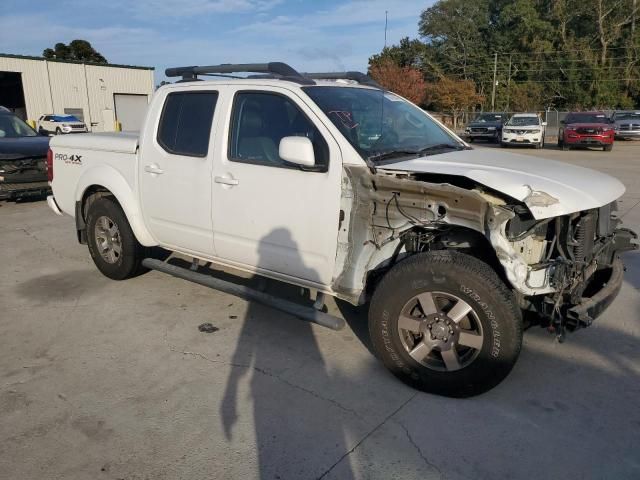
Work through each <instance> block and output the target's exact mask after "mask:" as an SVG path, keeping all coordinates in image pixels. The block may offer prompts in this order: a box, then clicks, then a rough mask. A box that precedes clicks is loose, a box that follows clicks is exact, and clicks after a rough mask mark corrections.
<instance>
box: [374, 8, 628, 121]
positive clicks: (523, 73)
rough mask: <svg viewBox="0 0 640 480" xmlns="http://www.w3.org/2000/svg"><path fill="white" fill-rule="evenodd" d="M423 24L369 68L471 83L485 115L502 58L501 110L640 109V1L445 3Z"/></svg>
mask: <svg viewBox="0 0 640 480" xmlns="http://www.w3.org/2000/svg"><path fill="white" fill-rule="evenodd" d="M418 25H419V32H420V36H421V39H420V40H418V39H413V40H411V39H409V38H405V39H403V40H402V41H401V42H400V44H399V45H394V46H391V47H387V48H385V49H384V50H383V51H382V52H381V53H380V54H377V55H374V56H373V57H371V58H370V60H369V62H370V65H374V64H376V63H379V62H381V61H383V60H385V59H391V60H393V61H394V62H396V63H397V64H398V65H403V66H404V65H411V66H414V67H416V68H419V69H421V71H422V73H423V75H424V77H425V80H426V81H427V82H437V81H438V80H440V79H443V78H448V79H451V80H471V81H472V82H473V83H474V84H475V86H476V89H477V92H478V93H479V94H481V95H483V96H484V102H483V107H484V108H485V109H486V108H490V105H491V103H490V102H491V91H492V87H493V68H494V53H497V54H498V62H497V73H496V80H497V82H498V85H497V87H496V109H516V108H517V109H528V110H532V109H536V110H539V109H544V108H558V109H591V108H632V107H634V106H635V107H638V106H640V0H589V1H587V2H585V1H584V0H474V1H468V0H439V1H437V2H436V3H435V4H434V5H433V6H431V7H429V8H427V9H426V10H424V11H423V12H422V14H421V15H420V18H419V23H418Z"/></svg>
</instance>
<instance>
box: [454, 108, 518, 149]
mask: <svg viewBox="0 0 640 480" xmlns="http://www.w3.org/2000/svg"><path fill="white" fill-rule="evenodd" d="M507 120H509V115H507V114H506V113H498V112H489V113H481V114H480V115H478V116H477V117H476V118H475V119H474V120H473V121H472V122H471V123H469V125H467V128H465V129H464V133H465V136H466V137H467V138H468V139H469V141H470V142H473V141H474V140H479V139H484V140H489V141H490V142H499V141H500V139H501V138H502V127H503V126H504V124H505V123H507Z"/></svg>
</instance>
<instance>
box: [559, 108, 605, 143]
mask: <svg viewBox="0 0 640 480" xmlns="http://www.w3.org/2000/svg"><path fill="white" fill-rule="evenodd" d="M561 124H562V126H561V127H560V131H559V132H558V147H560V148H562V149H563V150H569V149H570V148H572V147H602V150H604V151H605V152H610V151H611V150H612V149H613V141H614V139H615V128H614V126H613V125H612V122H611V120H609V117H607V114H606V113H604V112H573V113H569V114H568V115H567V117H566V118H565V119H564V120H563V121H562V122H561Z"/></svg>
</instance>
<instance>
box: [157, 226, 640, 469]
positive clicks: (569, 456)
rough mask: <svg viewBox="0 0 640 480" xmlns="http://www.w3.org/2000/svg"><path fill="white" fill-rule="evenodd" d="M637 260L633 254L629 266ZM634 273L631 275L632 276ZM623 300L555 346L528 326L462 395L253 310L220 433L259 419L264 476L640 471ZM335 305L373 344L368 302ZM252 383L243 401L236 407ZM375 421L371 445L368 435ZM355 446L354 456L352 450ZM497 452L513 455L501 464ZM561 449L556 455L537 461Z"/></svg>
mask: <svg viewBox="0 0 640 480" xmlns="http://www.w3.org/2000/svg"><path fill="white" fill-rule="evenodd" d="M281 234H282V232H280V233H279V235H281ZM265 238H266V239H267V240H266V241H268V236H267V237H265ZM291 242H293V240H291ZM292 245H293V243H292ZM293 248H294V247H293ZM637 257H638V256H636V257H635V258H634V259H633V260H631V261H632V262H634V263H633V265H634V270H636V272H637V267H636V266H635V265H637V263H635V262H637V260H636V259H637ZM625 260H626V262H627V263H629V261H630V259H628V258H625ZM300 261H302V260H301V259H300ZM170 262H171V263H177V264H180V265H181V266H188V265H189V263H188V262H185V261H183V260H179V259H171V261H170ZM200 270H201V271H202V272H203V273H204V272H206V273H208V274H211V275H213V276H215V277H216V278H221V279H227V280H230V281H234V282H236V283H241V284H244V285H248V286H252V287H253V288H261V289H264V290H266V291H268V292H269V293H272V294H277V295H278V296H282V297H285V298H289V299H291V300H295V301H297V302H300V303H303V304H306V305H311V303H312V299H311V298H309V297H310V295H309V294H308V292H301V289H300V288H299V287H295V286H292V285H288V284H285V283H281V282H277V281H273V280H263V279H262V278H258V277H255V276H254V277H250V278H246V279H240V280H239V279H238V277H236V276H234V275H232V274H230V273H226V272H223V271H213V270H211V269H209V268H208V267H206V266H203V267H200ZM635 275H636V276H632V277H631V278H630V277H629V276H628V277H627V281H629V282H633V281H637V274H635ZM628 286H629V285H627V287H628ZM303 294H304V295H303ZM621 296H622V297H624V298H622V299H621V302H619V303H614V304H613V305H612V307H611V308H610V310H609V311H608V312H607V313H606V314H605V317H606V318H605V319H604V323H602V322H596V323H595V324H594V326H592V327H591V328H589V329H585V330H580V331H578V332H575V333H573V334H571V335H569V336H568V337H567V341H566V343H565V344H563V345H560V344H558V343H557V342H556V341H555V339H554V336H553V335H549V334H548V333H546V332H545V330H544V329H540V328H532V329H530V330H529V331H528V332H527V333H526V334H525V339H524V346H523V351H522V354H521V356H520V359H519V361H518V363H517V364H516V366H515V368H514V370H513V371H512V373H511V374H510V375H509V377H507V379H506V380H505V381H504V382H503V383H501V384H500V385H498V386H497V387H496V388H494V389H493V390H491V391H489V392H487V393H485V394H483V395H480V396H478V397H473V398H469V399H464V400H456V399H450V398H444V397H438V396H434V395H429V394H421V393H416V392H414V391H413V390H411V389H409V388H408V387H406V386H404V385H402V384H401V383H400V382H398V381H397V380H396V379H395V378H394V377H393V376H392V375H391V374H390V373H389V372H388V371H387V370H386V369H385V368H384V367H383V366H382V365H381V364H380V363H378V362H376V361H375V360H374V359H373V358H371V360H370V361H368V360H366V359H365V360H360V361H359V366H358V368H357V369H355V370H354V369H353V368H350V367H348V365H351V364H353V362H354V357H355V358H356V359H359V358H360V357H359V356H358V354H354V352H350V351H347V350H342V351H340V350H337V351H335V352H334V351H333V350H332V349H329V347H328V345H329V344H331V343H332V342H331V341H329V340H326V337H330V336H332V335H339V334H337V333H334V332H328V331H324V330H322V331H320V330H318V329H317V328H316V327H312V326H311V325H310V324H308V323H306V322H301V321H298V320H295V319H292V318H283V317H288V316H287V315H284V314H280V313H278V312H276V311H274V310H272V309H270V308H268V307H263V306H261V305H257V304H249V307H248V309H247V311H246V314H245V315H244V318H243V319H242V322H243V324H242V327H241V330H240V334H239V336H238V338H237V343H236V346H235V349H234V351H233V354H232V355H230V356H229V358H228V360H227V361H228V363H229V364H230V365H231V370H230V372H229V375H228V378H227V381H226V386H225V390H224V394H223V397H222V400H221V402H220V404H219V405H218V416H219V418H220V421H221V424H222V425H221V426H222V431H223V433H224V435H225V439H226V441H227V443H228V444H230V445H237V444H238V442H242V441H244V440H243V439H244V438H246V436H245V435H242V434H241V430H240V425H247V424H251V425H252V426H253V429H254V433H255V441H256V457H255V458H256V462H257V470H258V471H259V474H258V475H259V478H262V479H266V478H269V479H274V478H282V479H285V478H318V477H320V476H322V475H324V474H326V477H325V478H339V479H347V480H348V479H351V478H354V477H357V478H385V475H383V472H387V473H389V475H387V476H386V478H390V477H391V476H393V475H391V472H392V471H393V472H395V473H394V474H397V478H430V477H431V476H433V477H434V478H436V477H441V478H489V477H494V478H516V479H520V478H522V479H525V478H531V475H532V473H531V472H544V473H542V474H541V475H540V476H544V477H546V478H567V479H573V478H576V479H577V478H638V475H639V474H640V464H638V462H637V454H636V450H635V445H636V444H637V433H636V432H637V431H638V429H639V428H640V414H639V413H638V409H637V405H636V403H637V398H638V395H639V394H640V372H639V371H638V365H640V339H639V338H638V336H637V335H634V334H632V333H631V332H634V331H637V329H638V328H639V327H640V318H637V316H636V317H635V318H631V317H629V316H628V314H627V316H626V317H624V315H621V314H622V312H638V311H640V301H639V299H638V295H637V294H636V291H635V290H633V291H630V290H629V289H628V288H626V289H624V290H623V292H622V294H621ZM624 302H627V303H626V304H624ZM621 303H623V305H621ZM336 306H337V310H338V311H339V312H340V313H341V314H342V316H343V317H344V318H345V320H346V321H347V323H348V326H349V328H350V329H351V330H352V332H353V333H354V334H355V336H356V337H357V338H358V339H359V341H360V342H361V343H362V345H363V346H364V347H365V348H367V350H369V351H372V348H371V342H370V340H369V335H368V328H367V308H366V306H365V307H354V306H352V305H350V304H348V303H346V302H342V301H336ZM333 308H334V307H333V306H330V311H331V309H333ZM619 316H622V317H623V318H621V319H620V321H611V319H616V318H618V317H619ZM281 320H282V321H281ZM325 332H326V333H325ZM320 337H323V338H324V339H325V341H322V342H319V339H320ZM321 345H322V346H321ZM354 350H355V349H354ZM328 352H334V353H335V355H338V356H343V358H334V359H333V360H334V361H333V368H329V367H328V365H327V360H328V358H329V357H328V355H329V354H330V353H328ZM365 358H366V355H365ZM336 365H340V366H336ZM247 384H248V387H246V385H247ZM247 388H248V392H249V395H250V403H249V404H247V403H246V402H243V393H244V392H246V391H247ZM408 398H411V400H410V401H409V402H408V403H406V404H405V406H404V407H402V408H400V407H401V406H402V405H403V403H404V402H406V399H408ZM381 412H384V413H383V414H381ZM393 412H396V413H393ZM430 412H431V413H430ZM433 412H438V414H437V415H434V414H433ZM387 415H389V416H388V417H387V419H386V420H384V418H385V416H387ZM452 419H454V421H453V423H452ZM383 420H384V424H383V426H381V427H379V428H380V429H379V430H378V431H377V433H376V435H375V440H372V441H368V440H367V441H364V439H365V438H368V436H369V435H371V432H372V429H374V428H378V427H375V426H376V425H380V422H381V421H383ZM464 431H466V432H473V434H470V435H465V434H463V432H464ZM372 437H373V435H372ZM480 439H482V440H481V441H480ZM570 439H572V440H570ZM575 439H580V441H574V440H575ZM361 441H362V444H359V442H361ZM354 445H359V446H358V447H357V449H358V455H350V456H346V454H347V452H349V451H351V449H353V448H355V447H354ZM560 446H561V447H560ZM234 448H236V447H234ZM559 448H560V449H561V452H559V450H558V449H559ZM514 449H515V450H514ZM496 451H503V452H508V451H516V452H518V453H517V455H505V456H503V457H499V458H498V457H496ZM595 451H597V452H598V455H593V452H595ZM558 454H560V456H561V457H562V460H560V461H557V462H547V461H542V463H540V462H541V459H550V458H556V457H557V455H558ZM488 459H492V460H491V461H489V460H488ZM390 466H393V469H392V470H389V468H391V467H390ZM537 475H538V474H537Z"/></svg>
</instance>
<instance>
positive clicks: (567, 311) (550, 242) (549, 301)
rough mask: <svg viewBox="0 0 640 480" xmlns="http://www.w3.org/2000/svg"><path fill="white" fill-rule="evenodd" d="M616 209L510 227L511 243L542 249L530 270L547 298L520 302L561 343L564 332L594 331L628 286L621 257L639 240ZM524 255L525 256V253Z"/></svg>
mask: <svg viewBox="0 0 640 480" xmlns="http://www.w3.org/2000/svg"><path fill="white" fill-rule="evenodd" d="M616 209H617V205H616V202H612V203H610V204H608V205H605V206H603V207H601V208H598V209H591V210H586V211H582V212H575V213H572V214H569V215H564V216H560V217H555V218H549V219H545V220H542V221H537V222H536V221H534V220H533V219H531V218H527V214H526V213H524V214H523V213H522V212H521V213H520V214H519V215H517V216H516V217H514V218H513V219H511V220H510V221H509V222H508V223H507V225H506V236H507V238H508V239H509V240H510V242H511V243H512V244H513V243H515V244H516V245H520V248H521V249H525V248H527V246H530V245H535V246H537V249H538V253H537V254H535V255H533V258H531V259H530V260H532V263H531V264H530V265H529V275H528V278H532V277H533V278H534V279H536V280H537V284H535V285H531V283H528V285H529V286H534V287H543V288H548V289H549V291H548V292H545V293H542V292H540V293H538V294H533V295H532V296H521V303H522V306H523V308H525V310H529V311H532V312H535V313H536V314H538V315H539V316H541V317H543V318H545V319H547V320H548V321H549V323H550V326H551V327H552V328H553V329H554V330H556V331H557V333H558V335H559V336H560V337H562V335H563V334H564V331H565V329H568V330H575V329H577V328H580V327H585V326H589V325H590V324H591V323H592V322H593V320H595V319H596V318H597V317H598V316H599V315H600V314H601V313H602V312H603V311H604V310H605V309H606V308H607V307H608V306H609V304H610V303H611V302H612V301H613V300H614V299H615V297H616V296H617V294H618V292H619V290H620V287H621V286H622V281H623V271H624V268H623V265H622V261H621V260H620V257H619V254H620V253H622V252H624V251H628V250H634V249H637V248H638V243H637V234H636V233H634V232H633V231H631V230H629V229H626V228H622V227H620V220H619V219H618V218H617V216H616ZM522 251H524V250H522Z"/></svg>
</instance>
